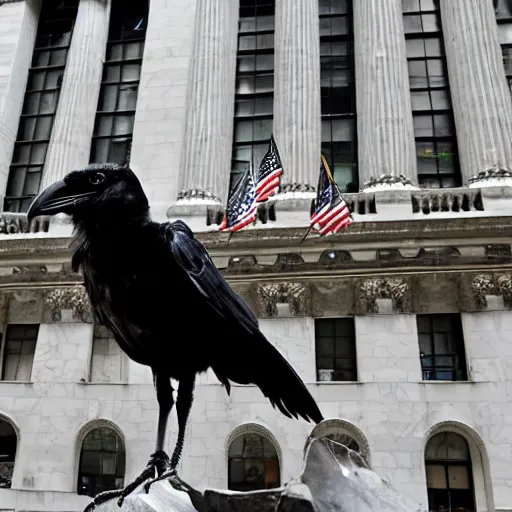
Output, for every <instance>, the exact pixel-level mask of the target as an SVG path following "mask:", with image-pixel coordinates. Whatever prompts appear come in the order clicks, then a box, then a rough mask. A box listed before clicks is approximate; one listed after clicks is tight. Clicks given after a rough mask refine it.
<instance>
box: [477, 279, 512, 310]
mask: <svg viewBox="0 0 512 512" xmlns="http://www.w3.org/2000/svg"><path fill="white" fill-rule="evenodd" d="M471 287H472V289H473V297H474V298H475V302H476V304H477V306H478V307H479V308H482V309H485V308H487V296H488V295H499V296H502V297H503V300H504V301H505V302H506V303H507V304H508V305H510V303H511V302H512V274H500V275H496V274H479V275H477V276H475V277H474V278H473V282H472V283H471Z"/></svg>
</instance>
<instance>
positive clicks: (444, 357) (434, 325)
mask: <svg viewBox="0 0 512 512" xmlns="http://www.w3.org/2000/svg"><path fill="white" fill-rule="evenodd" d="M416 319H417V324H418V340H419V347H420V359H421V369H422V371H423V380H467V377H468V376H467V370H466V352H465V350H464V339H463V336H462V324H461V320H460V315H457V314H439V315H418V316H417V317H416Z"/></svg>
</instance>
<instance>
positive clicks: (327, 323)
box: [315, 318, 357, 381]
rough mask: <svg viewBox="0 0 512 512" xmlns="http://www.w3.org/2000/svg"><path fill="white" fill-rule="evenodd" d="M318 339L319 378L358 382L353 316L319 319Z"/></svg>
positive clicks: (316, 329)
mask: <svg viewBox="0 0 512 512" xmlns="http://www.w3.org/2000/svg"><path fill="white" fill-rule="evenodd" d="M315 342H316V368H317V379H318V380H319V381H357V363H356V338H355V328H354V319H353V318H318V319H316V320H315Z"/></svg>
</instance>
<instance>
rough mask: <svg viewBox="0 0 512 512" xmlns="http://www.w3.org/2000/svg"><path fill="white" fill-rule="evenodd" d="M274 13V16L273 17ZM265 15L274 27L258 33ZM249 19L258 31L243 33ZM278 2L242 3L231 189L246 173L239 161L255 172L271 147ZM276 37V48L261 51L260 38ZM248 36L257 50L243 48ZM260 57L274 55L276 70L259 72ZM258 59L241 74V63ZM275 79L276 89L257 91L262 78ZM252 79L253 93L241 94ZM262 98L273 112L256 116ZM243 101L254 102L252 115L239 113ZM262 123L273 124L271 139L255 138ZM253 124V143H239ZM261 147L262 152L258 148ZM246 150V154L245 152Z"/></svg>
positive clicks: (240, 4) (257, 0)
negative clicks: (240, 134)
mask: <svg viewBox="0 0 512 512" xmlns="http://www.w3.org/2000/svg"><path fill="white" fill-rule="evenodd" d="M269 13H271V14H269ZM260 16H261V17H263V16H265V17H272V18H273V22H272V28H271V29H270V28H265V29H262V30H258V19H259V18H260ZM247 18H249V19H250V18H254V22H255V30H253V31H243V30H242V24H243V20H244V19H247ZM274 34H275V1H274V0H245V1H244V0H241V1H240V3H239V22H238V33H237V40H238V43H237V54H236V60H237V64H236V75H235V95H234V103H235V110H234V119H233V142H232V160H231V177H230V190H231V189H232V187H234V185H235V184H236V183H237V182H238V179H239V178H240V176H241V175H242V174H243V172H244V170H243V169H240V168H239V167H238V165H237V162H247V161H248V162H249V163H250V165H252V169H253V172H255V170H256V169H258V167H259V164H260V161H261V158H263V156H264V154H265V153H266V151H267V149H268V144H269V142H270V138H271V136H272V131H273V120H274V93H275V90H274V87H275V40H274ZM270 35H272V39H273V41H272V47H271V48H270V47H265V48H258V42H257V38H258V36H270ZM244 37H255V47H254V48H253V49H248V50H244V49H240V43H241V40H242V39H243V38H244ZM260 55H271V56H272V69H271V70H270V69H269V68H268V69H264V70H258V69H257V58H258V56H260ZM251 56H254V67H253V69H251V70H249V71H240V69H239V66H240V61H241V58H243V57H251ZM264 76H266V77H271V78H272V90H271V91H266V92H256V82H257V80H258V78H260V77H264ZM244 77H245V78H252V85H253V87H252V92H251V93H248V94H240V93H239V92H237V87H238V83H239V79H240V78H244ZM258 99H269V100H270V105H271V113H267V114H256V113H255V111H256V106H257V100H258ZM242 101H247V102H252V114H250V115H249V114H247V115H239V114H237V108H238V105H239V104H240V103H241V102H242ZM259 121H271V123H269V124H270V125H271V127H270V131H269V133H268V136H265V137H258V138H255V134H254V125H255V123H257V122H259ZM251 122H252V135H251V139H250V140H244V141H238V140H237V131H238V129H239V127H240V125H241V124H242V123H251ZM257 146H260V151H258V150H257V149H256V148H257ZM243 150H245V151H247V154H244V153H241V151H243ZM245 151H244V152H245ZM259 153H261V158H258V154H259ZM246 157H250V160H246Z"/></svg>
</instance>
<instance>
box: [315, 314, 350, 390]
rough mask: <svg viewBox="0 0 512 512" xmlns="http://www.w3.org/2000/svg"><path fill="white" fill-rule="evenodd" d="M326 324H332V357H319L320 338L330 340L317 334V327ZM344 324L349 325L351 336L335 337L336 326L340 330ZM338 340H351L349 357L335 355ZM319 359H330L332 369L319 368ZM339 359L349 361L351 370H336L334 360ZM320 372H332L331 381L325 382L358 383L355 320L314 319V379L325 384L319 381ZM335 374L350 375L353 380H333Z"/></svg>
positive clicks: (336, 318) (346, 318) (344, 318)
mask: <svg viewBox="0 0 512 512" xmlns="http://www.w3.org/2000/svg"><path fill="white" fill-rule="evenodd" d="M327 322H332V326H331V329H332V332H333V336H332V346H333V355H332V356H319V352H320V350H319V343H320V339H321V338H325V339H327V338H330V337H329V336H322V335H320V334H319V332H320V330H321V329H320V328H319V325H321V323H323V324H324V325H327ZM345 322H348V323H349V324H350V326H349V331H351V333H352V336H341V335H340V336H337V334H336V332H337V326H340V328H341V324H342V323H345ZM341 329H342V328H341ZM338 338H340V339H341V338H351V347H350V349H351V350H350V351H351V352H352V354H351V355H350V356H343V357H340V356H337V355H336V341H337V339H338ZM320 359H332V361H333V363H332V368H320V364H319V360H320ZM340 359H342V360H345V361H350V362H351V363H352V366H351V368H350V369H338V370H336V360H340ZM322 370H326V371H331V372H332V374H331V380H329V381H327V382H351V383H356V382H359V368H358V364H357V340H356V328H355V318H354V317H332V318H329V317H321V318H315V371H316V379H317V382H318V383H322V382H325V381H323V380H320V371H322ZM336 372H338V373H341V372H343V373H352V375H353V376H354V379H351V380H347V379H336V378H335V376H336Z"/></svg>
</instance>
